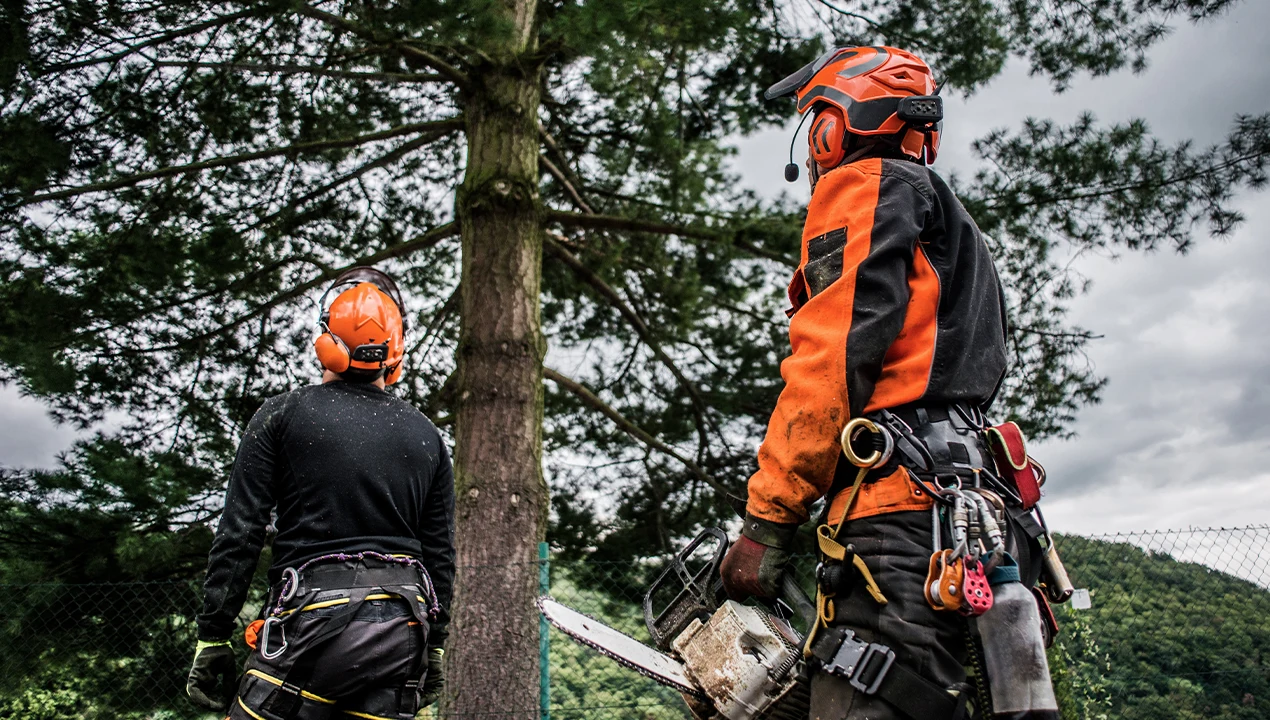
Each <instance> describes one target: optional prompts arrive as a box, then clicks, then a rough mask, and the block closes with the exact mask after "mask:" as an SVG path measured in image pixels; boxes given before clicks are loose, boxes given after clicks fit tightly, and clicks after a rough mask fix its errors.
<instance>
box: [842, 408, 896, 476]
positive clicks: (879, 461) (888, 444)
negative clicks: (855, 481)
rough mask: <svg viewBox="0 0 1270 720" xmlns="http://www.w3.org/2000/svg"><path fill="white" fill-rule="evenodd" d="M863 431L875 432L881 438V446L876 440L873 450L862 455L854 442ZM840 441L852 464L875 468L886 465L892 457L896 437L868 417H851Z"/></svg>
mask: <svg viewBox="0 0 1270 720" xmlns="http://www.w3.org/2000/svg"><path fill="white" fill-rule="evenodd" d="M863 432H869V433H873V434H874V435H875V436H877V438H878V439H880V440H881V447H878V446H877V442H876V441H874V442H873V446H874V447H873V452H872V453H870V454H868V455H866V456H864V457H861V456H860V454H859V453H857V452H856V450H855V448H854V447H853V446H852V444H853V442H854V441H855V440H857V439H858V438H859V437H860V433H863ZM840 442H841V443H842V453H843V454H844V455H846V456H847V460H848V461H849V462H850V463H851V464H852V465H855V466H856V467H858V468H875V467H878V466H880V465H884V464H885V463H886V461H887V460H890V459H891V453H892V452H894V451H895V439H894V438H892V437H891V433H889V432H887V431H886V430H884V429H882V427H881V426H879V425H878V424H877V423H875V422H873V421H872V420H870V419H868V418H866V417H857V418H851V419H850V420H849V421H847V424H846V426H845V427H843V428H842V435H841V437H840Z"/></svg>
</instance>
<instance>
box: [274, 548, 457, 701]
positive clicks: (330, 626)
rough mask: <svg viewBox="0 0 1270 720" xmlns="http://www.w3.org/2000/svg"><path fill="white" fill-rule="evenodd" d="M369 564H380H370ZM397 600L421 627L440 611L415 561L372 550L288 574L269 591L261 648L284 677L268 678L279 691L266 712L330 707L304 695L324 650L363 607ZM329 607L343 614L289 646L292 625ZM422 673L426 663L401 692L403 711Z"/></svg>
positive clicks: (327, 557) (329, 618)
mask: <svg viewBox="0 0 1270 720" xmlns="http://www.w3.org/2000/svg"><path fill="white" fill-rule="evenodd" d="M368 560H369V561H372V563H381V564H368V563H367V561H368ZM335 563H342V565H340V566H337V565H335ZM396 598H399V599H401V600H404V601H405V605H406V606H407V607H408V608H409V610H410V614H411V615H412V616H413V617H414V619H415V621H417V622H419V623H420V624H424V623H427V622H429V621H430V620H434V619H436V616H437V614H438V613H439V612H440V605H439V603H438V602H437V598H436V593H435V591H434V589H433V586H432V579H431V577H429V575H428V571H427V569H426V568H425V567H424V566H423V564H422V563H421V562H419V560H417V559H415V558H411V557H404V556H397V555H385V554H383V553H377V552H372V551H366V552H359V553H353V554H348V553H333V554H330V555H322V556H320V557H317V558H314V559H312V560H309V561H308V562H305V563H304V564H303V565H301V566H300V567H298V568H287V569H286V570H284V571H283V580H282V582H281V583H280V584H279V586H278V587H277V588H276V589H275V591H274V592H271V599H272V600H273V602H271V603H270V604H271V605H272V609H271V610H270V612H269V616H268V617H267V618H265V621H264V625H263V627H262V628H261V630H260V637H259V644H258V648H257V649H258V651H259V652H260V655H261V657H262V658H264V659H266V660H268V661H270V663H272V664H274V666H275V667H276V668H278V669H279V670H280V671H281V673H282V676H281V677H278V678H275V677H272V676H270V677H266V678H264V679H265V680H266V681H268V682H269V683H270V684H272V685H274V686H276V689H275V690H273V691H272V692H271V693H270V694H269V696H268V699H266V700H265V701H264V702H263V703H262V709H263V710H265V711H267V712H268V713H270V714H272V715H276V716H278V717H280V718H283V720H290V718H294V717H295V716H296V715H297V714H298V713H299V711H300V707H301V704H302V703H303V702H304V701H305V700H314V701H318V702H327V701H325V700H324V699H323V698H321V697H320V696H317V695H314V694H313V693H311V692H308V691H306V686H307V685H308V683H309V681H310V680H311V679H312V677H313V674H314V670H315V669H316V668H317V663H318V659H319V658H320V657H321V652H320V650H321V648H322V646H323V645H325V644H326V643H328V642H330V641H331V640H333V639H334V638H336V637H338V636H339V634H340V633H342V632H343V631H344V630H345V629H346V628H347V627H348V625H349V623H350V622H352V621H353V619H354V618H355V617H356V616H357V612H358V610H360V609H361V607H362V604H363V603H365V602H367V601H372V600H387V599H396ZM326 608H339V609H338V610H335V611H334V612H331V613H329V614H326V615H324V616H322V617H321V618H320V619H319V620H320V622H321V624H320V626H318V627H317V628H316V632H315V633H313V634H310V635H306V636H305V638H304V642H303V644H301V645H300V646H298V647H291V646H290V644H289V643H288V640H287V636H286V632H287V628H288V626H291V625H292V624H293V623H294V622H295V619H296V618H298V617H300V616H301V614H302V613H305V612H308V611H313V610H322V609H326ZM424 627H426V625H424ZM275 634H276V637H277V640H276V641H275V639H274V638H275ZM423 672H426V664H425V663H423V662H422V661H420V662H419V664H418V666H416V667H415V668H413V669H412V670H411V671H410V673H409V676H410V677H411V678H413V679H411V680H410V681H408V682H407V683H406V684H405V686H404V688H403V690H402V698H401V702H402V704H403V706H405V705H407V704H408V703H409V702H411V701H413V698H414V695H415V693H416V692H417V690H418V688H419V685H420V684H421V683H422V681H423V677H422V674H423Z"/></svg>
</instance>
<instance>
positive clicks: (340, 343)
mask: <svg viewBox="0 0 1270 720" xmlns="http://www.w3.org/2000/svg"><path fill="white" fill-rule="evenodd" d="M361 283H370V284H371V285H374V286H375V287H376V288H378V289H379V291H380V292H382V293H383V294H384V295H387V296H388V298H389V299H390V300H392V301H393V304H395V305H396V306H397V312H398V313H399V315H400V316H401V332H402V335H403V336H404V335H405V332H406V315H405V309H404V307H403V305H402V302H401V291H400V290H398V289H397V284H396V283H395V282H393V280H392V278H390V277H388V275H386V274H384V273H383V272H381V271H379V270H376V269H375V268H370V267H356V268H352V269H350V270H346V271H344V272H343V273H340V275H339V276H338V277H336V278H335V281H334V282H333V283H331V285H330V287H328V288H327V289H326V291H325V292H323V293H322V297H321V299H319V300H318V307H319V308H320V313H319V315H318V321H317V325H318V327H319V328H321V330H322V333H321V334H320V335H318V336H317V339H315V340H314V341H313V350H314V352H315V353H316V354H317V358H318V362H320V363H321V364H322V367H324V368H326V369H327V370H330V371H331V372H334V373H343V372H347V371H348V369H349V368H350V367H352V364H353V363H354V362H360V363H379V364H380V367H381V368H382V367H384V363H386V362H387V361H388V359H389V348H388V344H387V342H383V343H373V344H363V345H358V346H357V347H356V348H354V349H352V350H349V348H348V345H347V344H346V343H345V342H344V340H343V339H341V338H340V336H338V335H336V334H335V333H334V332H332V331H331V327H330V321H331V310H330V308H329V307H328V306H327V304H326V299H327V297H328V296H330V294H331V293H332V292H333V291H335V290H337V289H338V290H339V291H340V293H343V292H344V290H346V289H350V288H352V287H356V286H357V285H360V284H361ZM338 296H339V294H338V293H337V295H336V297H337V298H338ZM386 370H387V372H386V373H385V376H384V382H385V383H387V384H389V385H391V384H393V383H395V382H397V380H398V379H400V378H401V371H402V363H401V362H400V361H398V362H397V363H396V364H394V365H392V366H391V367H388V368H386Z"/></svg>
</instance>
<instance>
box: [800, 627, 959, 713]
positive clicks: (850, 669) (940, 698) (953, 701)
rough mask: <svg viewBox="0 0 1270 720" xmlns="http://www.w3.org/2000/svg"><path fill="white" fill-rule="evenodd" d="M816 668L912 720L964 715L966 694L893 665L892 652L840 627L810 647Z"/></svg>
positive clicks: (819, 637) (819, 636) (894, 663)
mask: <svg viewBox="0 0 1270 720" xmlns="http://www.w3.org/2000/svg"><path fill="white" fill-rule="evenodd" d="M811 652H812V655H814V656H815V657H816V658H817V659H818V660H820V668H821V670H823V671H824V672H827V673H829V674H830V675H835V676H837V677H841V678H844V679H846V680H847V681H848V682H849V683H851V687H853V688H855V689H856V690H857V691H859V692H862V693H864V694H865V695H876V696H878V697H880V698H882V699H883V700H885V701H886V702H888V703H890V704H891V705H893V706H895V708H896V709H897V710H899V711H900V712H902V713H904V714H905V715H907V716H908V717H910V718H913V720H957V719H958V718H962V717H964V716H965V712H966V700H967V699H968V698H967V694H966V693H964V692H962V693H959V694H958V695H953V694H952V693H950V692H948V691H947V690H945V689H943V688H941V687H939V686H938V685H936V684H935V683H933V682H931V681H929V680H927V679H926V678H924V677H922V676H921V675H918V674H917V673H915V672H913V671H912V670H909V669H908V668H906V667H904V666H903V665H898V664H896V662H895V651H894V650H892V649H891V648H889V647H887V646H886V645H882V644H881V643H871V642H865V641H864V640H861V639H860V638H859V637H857V636H856V634H855V632H854V631H852V630H849V629H847V628H844V627H830V628H827V629H825V630H824V631H822V632H821V633H820V634H819V635H818V636H817V637H816V641H815V643H813V644H812V647H811Z"/></svg>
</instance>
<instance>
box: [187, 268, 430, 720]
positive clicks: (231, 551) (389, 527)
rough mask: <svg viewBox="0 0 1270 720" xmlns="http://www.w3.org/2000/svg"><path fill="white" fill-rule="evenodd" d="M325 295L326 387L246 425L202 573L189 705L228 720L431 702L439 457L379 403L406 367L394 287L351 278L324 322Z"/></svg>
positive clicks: (281, 402)
mask: <svg viewBox="0 0 1270 720" xmlns="http://www.w3.org/2000/svg"><path fill="white" fill-rule="evenodd" d="M331 295H335V299H334V300H333V301H332V302H331V304H330V307H329V308H327V309H325V310H324V311H323V312H322V316H321V320H320V326H321V330H322V334H321V335H320V336H319V337H318V339H317V341H316V342H315V350H316V352H317V355H318V359H319V360H320V361H321V363H322V365H323V366H324V367H325V368H326V372H325V374H324V375H323V378H322V384H320V385H314V386H309V387H304V388H300V389H299V390H294V391H292V392H289V393H286V394H284V395H279V396H277V397H273V398H270V399H269V400H268V401H266V402H265V404H264V405H263V406H262V407H261V408H260V410H259V411H258V412H257V413H256V415H255V416H254V417H253V418H252V419H251V423H250V424H249V425H248V427H247V430H246V432H245V433H244V435H243V439H242V444H241V445H240V446H239V448H238V456H237V458H236V459H235V460H234V468H233V474H232V476H231V478H230V481H229V489H228V493H227V494H226V497H225V511H224V514H223V515H222V516H221V521H220V526H219V528H218V529H217V532H216V538H215V540H214V541H213V543H212V550H211V556H210V558H209V560H208V568H207V581H206V583H205V585H204V596H205V600H204V605H203V612H202V613H200V614H199V616H198V632H199V642H198V648H197V650H196V652H195V657H194V664H193V668H192V669H191V670H190V676H189V683H188V685H187V690H188V692H189V695H190V697H191V699H192V700H193V701H194V702H195V703H197V704H199V705H202V706H204V707H207V708H209V709H212V710H217V711H224V710H226V709H228V713H229V717H230V718H232V719H233V720H247V719H251V720H260V719H261V718H263V719H265V720H291V719H292V718H298V719H300V720H313V719H316V718H328V717H363V718H413V717H414V715H415V713H416V712H417V711H418V709H419V708H421V707H424V706H426V705H428V704H430V703H431V702H433V701H435V700H436V698H437V697H438V696H439V694H440V692H441V687H442V682H443V678H442V672H443V670H442V658H443V651H442V646H443V645H444V642H445V639H446V625H447V622H448V619H449V614H448V612H447V609H448V605H449V602H450V597H451V588H452V585H453V580H454V475H453V470H452V468H451V465H450V457H449V453H448V452H447V451H446V448H445V444H444V442H443V441H442V439H441V434H440V433H439V432H438V431H437V428H436V426H434V425H433V424H432V423H431V422H429V421H428V419H427V418H426V417H424V416H423V414H422V413H420V412H419V411H418V410H416V409H415V408H414V407H412V406H410V405H409V404H407V403H406V402H404V401H402V400H400V399H398V398H395V397H393V396H391V395H389V394H388V393H387V392H385V390H384V386H385V385H386V384H392V383H393V382H396V381H397V379H398V378H399V377H400V376H401V372H402V358H403V355H404V347H403V344H402V340H403V333H404V329H405V328H404V324H403V320H402V303H401V296H400V293H399V291H398V290H397V287H396V285H395V283H393V281H392V280H391V279H390V278H389V277H388V276H387V275H384V274H383V273H381V272H379V271H378V270H375V269H373V268H355V269H353V270H350V271H348V272H345V273H344V274H342V275H340V276H339V277H338V278H337V279H336V281H335V283H334V284H333V285H332V286H331V288H330V289H329V290H328V291H327V293H326V294H325V295H323V299H322V306H323V307H325V300H326V298H327V297H328V296H331ZM271 511H272V512H275V513H276V517H275V518H274V520H273V525H274V527H275V528H276V530H277V535H276V536H275V537H274V539H273V565H272V567H271V568H270V570H269V583H270V593H269V596H268V599H267V603H266V605H265V607H264V609H263V610H262V616H263V623H262V624H261V623H260V621H258V622H257V623H253V628H251V629H250V630H249V632H248V643H249V645H250V644H252V638H251V635H253V634H254V635H256V638H255V642H254V646H253V652H252V653H251V655H250V657H249V659H248V661H247V666H246V672H245V673H244V674H243V676H242V679H241V681H240V682H239V683H238V686H237V694H236V697H235V696H234V693H233V692H232V690H233V686H232V679H233V677H234V675H235V673H234V670H235V666H234V657H233V652H232V650H231V648H230V645H229V638H230V635H231V633H232V631H233V627H234V622H235V619H236V617H237V615H238V613H239V611H240V610H241V609H242V606H243V602H244V601H245V599H246V597H247V588H248V585H249V584H250V581H251V577H252V573H253V571H254V570H255V567H256V563H257V561H258V559H259V556H260V549H261V546H262V545H263V543H264V541H265V532H266V526H268V525H269V523H270V513H271ZM253 631H254V632H253ZM221 680H224V682H223V684H222V683H221V682H220V681H221ZM226 705H228V708H226Z"/></svg>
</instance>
